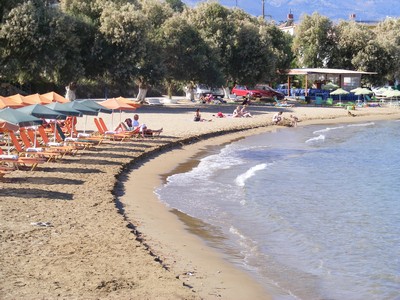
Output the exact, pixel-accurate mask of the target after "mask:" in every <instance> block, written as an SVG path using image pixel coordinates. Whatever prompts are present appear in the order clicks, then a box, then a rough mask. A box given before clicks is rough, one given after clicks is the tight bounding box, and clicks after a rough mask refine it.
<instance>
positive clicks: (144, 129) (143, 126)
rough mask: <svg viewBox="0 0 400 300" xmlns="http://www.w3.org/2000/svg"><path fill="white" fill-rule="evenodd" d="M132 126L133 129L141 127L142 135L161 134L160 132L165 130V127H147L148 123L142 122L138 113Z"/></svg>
mask: <svg viewBox="0 0 400 300" xmlns="http://www.w3.org/2000/svg"><path fill="white" fill-rule="evenodd" d="M132 128H133V129H132V130H135V129H139V133H140V135H141V136H142V137H145V136H151V135H160V133H161V132H162V131H163V128H160V129H157V130H153V129H149V128H147V126H146V124H140V123H139V115H138V114H135V115H134V116H133V122H132Z"/></svg>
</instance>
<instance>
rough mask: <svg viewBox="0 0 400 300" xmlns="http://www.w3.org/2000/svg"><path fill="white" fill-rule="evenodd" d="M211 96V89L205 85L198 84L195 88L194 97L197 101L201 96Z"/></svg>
mask: <svg viewBox="0 0 400 300" xmlns="http://www.w3.org/2000/svg"><path fill="white" fill-rule="evenodd" d="M207 94H212V90H211V88H210V87H209V86H208V85H207V84H203V83H199V84H197V86H196V91H195V96H196V98H197V99H199V98H200V97H201V96H206V95H207Z"/></svg>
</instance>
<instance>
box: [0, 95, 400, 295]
mask: <svg viewBox="0 0 400 300" xmlns="http://www.w3.org/2000/svg"><path fill="white" fill-rule="evenodd" d="M196 108H200V111H201V114H202V117H203V118H205V119H206V120H211V121H210V122H208V121H206V122H194V121H193V116H194V111H195V109H196ZM233 109H234V106H233V105H221V106H219V105H197V104H193V103H189V102H186V101H180V103H179V104H173V105H172V104H171V105H164V106H143V107H141V108H139V109H138V110H137V113H138V114H139V115H140V120H139V121H140V122H142V123H146V124H147V126H148V127H149V128H151V129H158V128H161V127H162V128H163V132H162V134H161V135H160V136H159V137H152V138H146V139H142V138H138V139H134V140H129V141H124V142H114V141H105V142H104V143H102V144H100V145H99V146H96V147H95V148H94V149H91V150H81V151H79V152H78V154H77V155H75V156H66V157H64V158H63V159H62V160H59V161H57V162H51V163H46V164H43V165H40V166H39V167H38V168H37V169H36V170H34V171H23V170H18V171H13V172H11V173H9V174H7V175H6V176H5V177H4V178H3V179H1V181H0V186H1V189H0V199H1V200H0V238H1V246H0V247H1V249H0V251H1V258H0V270H1V271H0V280H1V284H0V298H1V299H54V298H63V299H217V298H218V299H270V296H269V293H268V291H266V290H264V288H263V287H262V286H261V285H260V284H258V282H257V280H256V279H255V278H252V277H251V276H250V275H249V274H247V273H246V272H244V271H242V270H240V269H239V268H237V267H235V266H233V265H232V264H229V263H227V262H226V260H225V259H224V255H223V253H219V252H218V251H215V250H213V249H211V248H210V247H208V246H207V245H206V243H205V242H204V241H205V240H207V239H210V238H212V237H207V227H206V225H207V224H202V223H201V222H198V220H194V219H191V218H189V217H187V216H185V215H183V214H179V213H177V212H171V211H170V209H169V208H167V207H166V206H165V205H164V204H162V203H161V202H159V201H158V199H157V198H156V196H155V194H154V188H155V187H157V186H159V185H160V184H161V183H162V180H163V178H164V177H165V174H169V173H173V172H177V171H178V170H177V169H176V168H177V166H179V167H182V166H183V167H185V166H184V165H185V163H186V164H193V163H195V162H193V158H194V157H196V155H198V153H199V152H200V153H201V151H203V149H204V147H207V146H210V145H211V146H212V145H221V144H223V143H227V142H229V141H231V140H234V139H238V138H241V137H243V136H246V135H253V134H257V133H261V132H266V131H270V130H275V129H276V128H277V126H272V125H271V120H272V116H273V114H274V113H276V112H277V111H278V110H282V111H283V112H284V113H283V116H284V117H289V115H290V114H295V115H296V116H297V117H299V119H300V120H301V122H300V123H299V124H298V126H306V125H310V124H332V123H345V122H367V121H373V120H385V119H399V118H400V110H399V109H398V108H397V107H367V108H357V109H356V110H355V111H353V113H354V114H355V117H352V116H349V115H348V113H347V111H346V110H344V109H343V108H333V107H330V108H328V107H314V106H308V107H307V106H304V107H303V106H299V107H293V108H276V107H272V106H265V105H260V106H257V105H253V106H250V107H249V110H250V112H251V113H252V115H253V117H252V118H231V117H226V118H217V117H216V114H217V113H218V112H223V113H224V114H231V113H232V111H233ZM99 116H101V117H102V118H103V119H104V120H105V122H106V124H107V125H108V126H109V127H110V128H111V127H115V126H116V125H117V124H118V122H119V121H120V120H124V119H125V118H126V117H127V116H130V117H131V116H132V113H130V114H127V113H121V114H120V113H115V114H114V115H107V114H100V115H99ZM84 128H85V130H86V131H96V127H95V125H94V122H93V117H92V116H88V117H87V118H85V117H84V118H80V119H79V120H78V130H83V129H84ZM186 167H187V166H186ZM163 175H164V176H163ZM37 222H48V226H37ZM194 231H195V232H194ZM194 233H195V234H194Z"/></svg>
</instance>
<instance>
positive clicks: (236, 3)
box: [236, 0, 237, 8]
mask: <svg viewBox="0 0 400 300" xmlns="http://www.w3.org/2000/svg"><path fill="white" fill-rule="evenodd" d="M236 8H237V0H236Z"/></svg>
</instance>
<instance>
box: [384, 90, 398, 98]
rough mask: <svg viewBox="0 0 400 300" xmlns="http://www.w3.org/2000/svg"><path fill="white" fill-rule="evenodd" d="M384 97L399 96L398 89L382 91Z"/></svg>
mask: <svg viewBox="0 0 400 300" xmlns="http://www.w3.org/2000/svg"><path fill="white" fill-rule="evenodd" d="M383 95H384V96H385V97H400V91H398V90H387V91H386V92H384V93H383Z"/></svg>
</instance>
